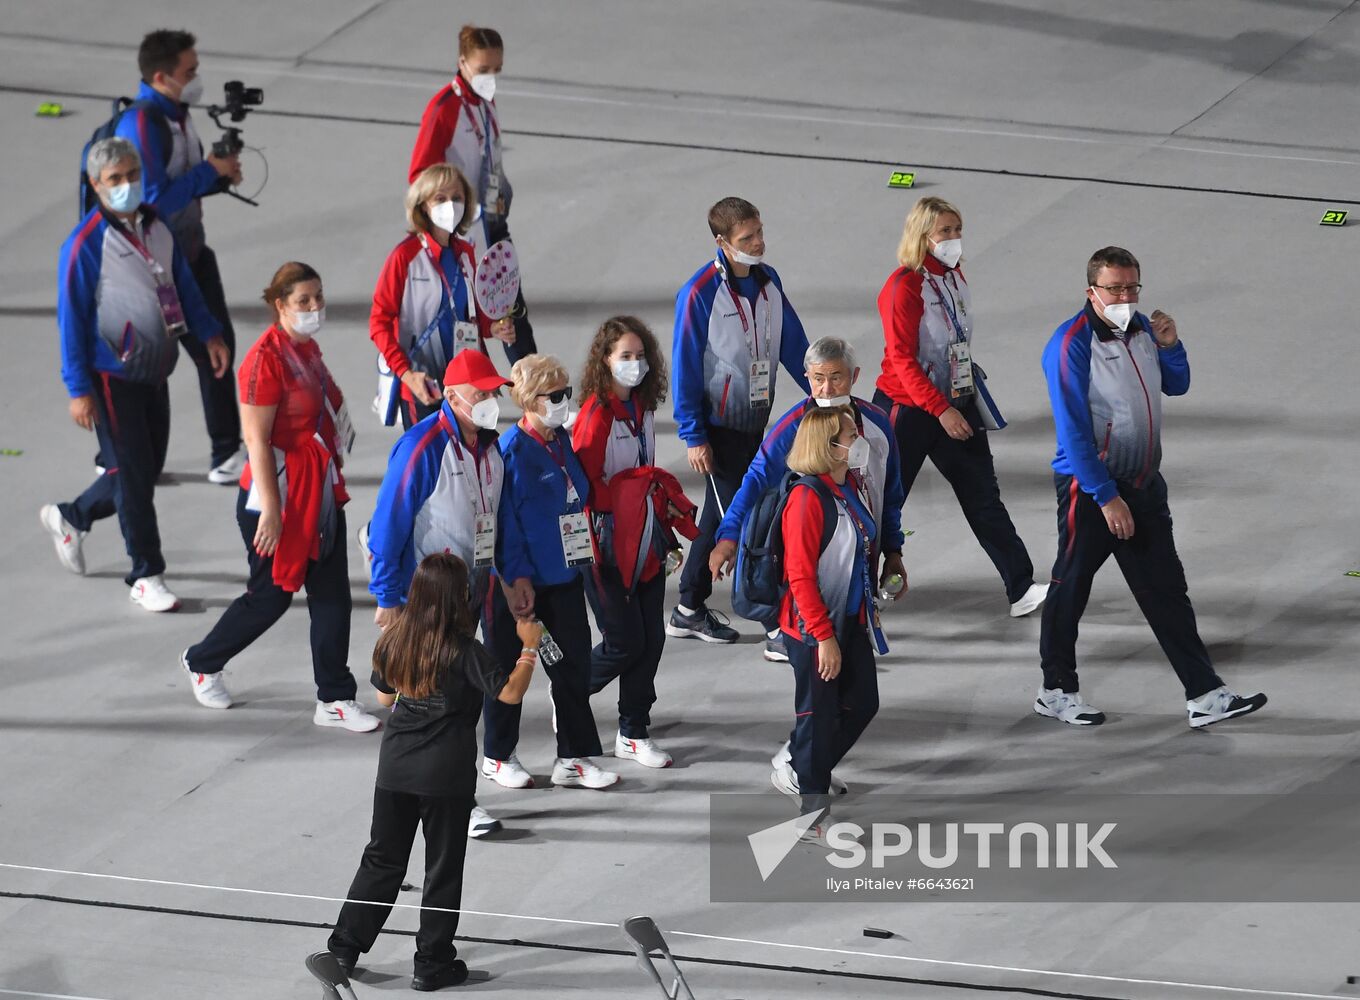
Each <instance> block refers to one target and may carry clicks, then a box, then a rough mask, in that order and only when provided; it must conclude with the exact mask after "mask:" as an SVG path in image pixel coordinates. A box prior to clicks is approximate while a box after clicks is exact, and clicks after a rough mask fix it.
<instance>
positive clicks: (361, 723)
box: [312, 699, 382, 733]
mask: <svg viewBox="0 0 1360 1000" xmlns="http://www.w3.org/2000/svg"><path fill="white" fill-rule="evenodd" d="M312 721H313V722H315V723H316V724H317V725H318V726H331V727H334V728H336V729H348V730H349V731H350V732H351V733H371V732H373V730H375V729H377V728H378V727H379V726H381V725H382V722H381V721H380V720H379V719H378V717H377V716H376V715H369V714H368V713H367V712H365V711H364V706H363V705H360V704H359V703H358V702H357V701H354V700H352V699H351V700H349V701H318V702H317V703H316V711H315V712H314V713H313V714H312Z"/></svg>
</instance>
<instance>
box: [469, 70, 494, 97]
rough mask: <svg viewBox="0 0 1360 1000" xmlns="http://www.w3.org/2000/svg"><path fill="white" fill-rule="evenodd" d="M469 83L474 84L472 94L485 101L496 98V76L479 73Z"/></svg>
mask: <svg viewBox="0 0 1360 1000" xmlns="http://www.w3.org/2000/svg"><path fill="white" fill-rule="evenodd" d="M468 83H470V84H472V92H473V93H474V94H476V95H477V96H478V97H480V98H481V99H482V100H484V101H492V100H495V98H496V74H495V73H478V74H477V75H476V76H474V77H473V78H472V79H471V80H469V81H468Z"/></svg>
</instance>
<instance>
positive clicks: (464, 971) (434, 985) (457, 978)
mask: <svg viewBox="0 0 1360 1000" xmlns="http://www.w3.org/2000/svg"><path fill="white" fill-rule="evenodd" d="M467 977H468V967H467V963H466V962H464V961H463V960H462V959H461V958H456V959H454V960H453V964H452V965H451V966H449V967H448V968H447V969H442V970H440V971H439V972H435V973H433V974H431V975H428V976H412V977H411V989H413V990H419V991H420V992H421V993H432V992H433V991H435V990H442V989H443V988H444V987H445V986H461V985H463V983H465V982H467Z"/></svg>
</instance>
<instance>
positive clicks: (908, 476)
mask: <svg viewBox="0 0 1360 1000" xmlns="http://www.w3.org/2000/svg"><path fill="white" fill-rule="evenodd" d="M874 403H875V404H876V405H878V406H881V407H882V408H883V409H885V410H887V411H888V413H890V414H891V415H892V423H893V432H894V434H895V435H896V437H897V451H898V455H899V458H900V460H901V469H902V493H903V495H904V496H911V487H912V485H913V484H914V483H915V482H916V476H917V474H918V473H919V472H920V471H921V466H922V465H924V464H925V460H926V459H927V458H929V459H930V461H931V462H932V463H933V464H934V465H935V468H937V469H939V470H940V475H942V476H944V478H945V480H946V481H947V482H948V483H949V485H950V487H952V488H953V490H954V496H955V497H957V498H958V501H959V507H960V508H961V509H962V510H963V516H964V517H965V518H966V519H967V521H968V527H970V528H972V529H973V535H974V536H975V537H976V538H977V540H978V544H980V545H981V546H982V551H983V552H986V553H987V558H989V559H990V560H991V561H992V565H993V566H995V567H996V571H997V572H998V573H1000V574H1001V582H1002V583H1003V584H1005V587H1006V600H1008V601H1010V603H1012V604H1014V603H1015V602H1016V601H1018V600H1020V598H1021V597H1023V596H1025V591H1027V590H1029V588H1030V587H1031V586H1033V584H1034V564H1033V563H1032V562H1030V558H1029V552H1028V551H1027V550H1026V549H1025V543H1024V542H1022V541H1021V540H1020V535H1019V534H1018V533H1017V532H1016V530H1015V525H1014V524H1013V523H1011V516H1010V514H1008V513H1007V512H1006V505H1005V504H1003V503H1002V502H1001V486H1000V485H999V484H998V483H997V481H996V466H995V464H994V463H993V462H992V449H991V447H990V445H988V443H987V431H986V430H985V429H983V427H982V421H981V419H980V418H979V417H978V413H977V406H976V405H975V404H973V403H971V402H969V403H964V404H962V405H961V406H960V408H959V412H961V413H962V414H963V415H964V416H965V417H966V418H967V419H968V422H969V423H970V424H971V425H972V427H973V436H972V437H970V438H969V439H968V440H967V441H955V440H954V439H953V438H952V437H950V436H949V435H948V434H947V433H945V429H944V427H943V426H942V425H941V424H940V421H939V419H938V418H937V417H932V416H931V415H930V414H929V413H927V412H926V411H925V410H923V409H921V408H920V407H919V406H899V405H896V404H895V403H893V400H892V397H890V396H887V395H885V394H884V392H883V391H882V390H881V389H880V390H878V391H877V392H875V393H874Z"/></svg>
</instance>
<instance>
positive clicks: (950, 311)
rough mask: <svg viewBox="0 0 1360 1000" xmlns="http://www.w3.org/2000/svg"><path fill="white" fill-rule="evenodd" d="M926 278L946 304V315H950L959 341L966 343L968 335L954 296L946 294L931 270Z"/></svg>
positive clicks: (956, 285) (941, 302)
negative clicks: (957, 310) (956, 310)
mask: <svg viewBox="0 0 1360 1000" xmlns="http://www.w3.org/2000/svg"><path fill="white" fill-rule="evenodd" d="M926 280H927V281H929V282H930V287H931V288H933V289H934V290H935V294H936V295H938V296H939V298H940V304H941V305H942V306H944V311H945V315H947V316H948V317H949V322H950V324H951V325H952V326H953V327H954V334H955V335H956V336H957V337H958V339H959V343H960V344H963V343H966V342H967V341H968V335H967V334H966V333H964V332H963V326H962V325H961V324H960V323H959V316H958V313H956V312H955V311H954V296H952V295H948V294H946V293H945V291H944V289H942V288H941V287H940V286H939V285H937V284H936V283H935V276H934V275H933V274H931V273H930V272H929V271H927V272H926ZM958 287H959V286H958V282H957V281H956V282H955V283H954V288H955V289H957V288H958Z"/></svg>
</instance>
